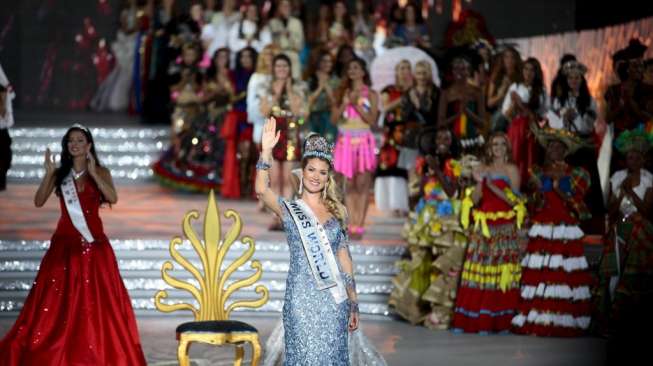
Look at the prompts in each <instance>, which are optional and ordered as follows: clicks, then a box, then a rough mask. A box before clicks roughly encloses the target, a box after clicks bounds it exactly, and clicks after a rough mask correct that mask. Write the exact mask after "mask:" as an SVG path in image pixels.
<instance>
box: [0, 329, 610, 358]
mask: <svg viewBox="0 0 653 366" xmlns="http://www.w3.org/2000/svg"><path fill="white" fill-rule="evenodd" d="M237 319H238V320H244V321H247V322H250V323H251V324H253V325H254V326H255V327H257V328H258V329H259V331H260V332H261V339H262V341H263V342H264V341H265V340H267V338H268V336H269V335H270V333H271V332H272V329H273V327H274V325H275V324H276V321H277V319H276V318H270V317H255V318H237ZM188 320H189V319H188V318H172V319H171V318H166V319H161V318H157V317H140V318H139V319H138V324H139V331H140V335H141V342H142V344H143V350H144V352H145V355H146V358H147V362H148V364H149V365H152V366H163V365H177V363H176V350H177V341H176V340H175V333H174V331H175V327H176V326H177V325H178V324H179V323H182V322H184V321H188ZM12 323H13V319H0V335H2V334H4V333H6V332H7V330H8V328H9V327H10V326H11V324H12ZM362 327H363V328H362V329H364V332H365V334H366V335H367V336H368V337H369V338H370V340H371V341H372V343H373V344H374V345H375V346H376V347H377V349H378V350H379V351H380V352H381V354H383V356H384V357H385V359H386V361H387V362H388V365H397V366H436V365H447V366H457V365H460V366H475V365H478V366H492V365H501V366H513V365H514V366H518V365H519V366H522V365H532V366H536V365H537V366H540V365H541V366H550V365H556V366H566V365H569V366H590V365H591V366H598V365H603V364H605V358H604V351H603V348H604V346H605V342H604V341H603V340H602V339H598V338H571V339H566V338H537V337H529V336H516V335H495V336H481V335H471V334H453V333H451V332H449V331H432V330H429V329H426V328H423V327H415V326H412V325H410V324H408V323H406V322H403V321H393V320H368V319H365V318H363V320H362ZM233 354H234V352H233V348H231V347H222V348H216V347H209V346H204V345H199V344H198V345H195V346H193V347H192V349H191V358H194V359H195V360H196V365H197V366H208V365H212V366H215V365H233V362H232V361H231V360H232V359H233ZM245 357H246V359H248V360H249V359H251V353H250V349H249V348H246V356H245ZM247 364H249V363H247Z"/></svg>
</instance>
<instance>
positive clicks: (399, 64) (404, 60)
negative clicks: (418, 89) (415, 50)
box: [395, 59, 413, 85]
mask: <svg viewBox="0 0 653 366" xmlns="http://www.w3.org/2000/svg"><path fill="white" fill-rule="evenodd" d="M402 66H408V69H409V70H410V75H411V76H410V77H411V78H412V77H413V76H412V75H413V65H411V64H410V61H408V60H406V59H403V60H401V61H399V62H397V64H396V65H395V85H399V82H400V80H399V69H400V68H401V67H402Z"/></svg>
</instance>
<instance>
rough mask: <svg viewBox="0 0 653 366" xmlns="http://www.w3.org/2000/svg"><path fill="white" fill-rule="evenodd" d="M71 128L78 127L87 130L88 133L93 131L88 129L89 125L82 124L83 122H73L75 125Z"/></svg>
mask: <svg viewBox="0 0 653 366" xmlns="http://www.w3.org/2000/svg"><path fill="white" fill-rule="evenodd" d="M70 128H76V129H79V130H82V131H85V132H87V133H91V131H90V130H89V129H88V127H86V126H84V125H82V124H81V123H73V125H72V126H70Z"/></svg>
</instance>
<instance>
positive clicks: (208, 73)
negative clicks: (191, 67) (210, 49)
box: [206, 47, 231, 79]
mask: <svg viewBox="0 0 653 366" xmlns="http://www.w3.org/2000/svg"><path fill="white" fill-rule="evenodd" d="M223 52H226V53H227V70H229V66H230V65H229V63H230V62H231V50H230V49H229V48H227V47H221V48H218V49H217V50H215V52H214V53H213V57H211V65H210V66H209V68H208V69H207V70H206V76H207V77H208V78H209V79H213V78H214V77H215V76H216V75H217V74H218V71H220V70H218V68H217V67H216V66H215V61H216V60H217V59H218V56H219V55H220V53H223Z"/></svg>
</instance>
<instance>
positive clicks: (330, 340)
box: [279, 199, 349, 366]
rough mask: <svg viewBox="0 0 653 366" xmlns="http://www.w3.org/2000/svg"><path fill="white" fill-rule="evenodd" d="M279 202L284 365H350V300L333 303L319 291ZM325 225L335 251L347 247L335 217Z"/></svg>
mask: <svg viewBox="0 0 653 366" xmlns="http://www.w3.org/2000/svg"><path fill="white" fill-rule="evenodd" d="M279 206H280V207H281V212H282V213H283V217H282V221H283V228H284V230H285V232H286V235H287V237H288V245H289V247H290V268H289V270H288V279H287V280H286V294H285V299H284V301H285V302H284V305H283V326H284V332H285V362H284V365H287V366H294V365H310V366H318V365H319V366H322V365H332V366H340V365H343V366H344V365H349V353H348V349H347V337H348V329H347V327H348V323H349V301H348V300H347V301H344V302H342V303H340V304H336V303H335V301H334V299H333V297H332V296H331V292H329V290H324V291H320V290H318V289H317V288H316V287H315V280H314V279H313V276H312V274H311V269H310V267H309V264H308V261H307V259H306V255H305V254H304V249H303V247H302V242H301V239H300V236H299V231H298V230H297V227H296V226H295V223H294V221H293V220H292V217H291V216H290V213H289V212H288V210H287V209H286V206H285V205H284V204H283V201H282V200H281V199H279ZM324 228H325V229H326V231H327V236H328V238H329V243H330V244H331V249H332V250H333V253H334V254H335V253H337V251H338V249H341V248H343V247H345V248H346V245H347V241H346V236H345V233H344V231H343V230H342V228H341V226H340V224H339V222H338V220H336V219H330V220H329V221H327V222H326V223H325V225H324ZM336 258H337V256H336ZM338 265H340V264H338Z"/></svg>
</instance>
